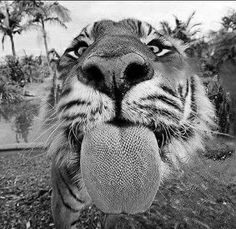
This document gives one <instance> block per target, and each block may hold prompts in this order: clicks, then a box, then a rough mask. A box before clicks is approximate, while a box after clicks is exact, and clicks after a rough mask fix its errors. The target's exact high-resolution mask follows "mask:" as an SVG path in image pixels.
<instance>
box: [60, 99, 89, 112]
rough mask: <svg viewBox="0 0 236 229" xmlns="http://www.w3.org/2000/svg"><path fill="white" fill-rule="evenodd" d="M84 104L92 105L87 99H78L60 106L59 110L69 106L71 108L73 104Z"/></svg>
mask: <svg viewBox="0 0 236 229" xmlns="http://www.w3.org/2000/svg"><path fill="white" fill-rule="evenodd" d="M82 105H87V106H89V105H91V102H87V101H84V100H80V99H76V100H72V101H70V102H68V103H66V104H64V105H62V106H60V107H59V110H58V111H59V112H60V111H62V110H64V109H65V110H67V109H69V108H71V107H72V106H82Z"/></svg>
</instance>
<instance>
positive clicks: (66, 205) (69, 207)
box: [56, 184, 81, 212]
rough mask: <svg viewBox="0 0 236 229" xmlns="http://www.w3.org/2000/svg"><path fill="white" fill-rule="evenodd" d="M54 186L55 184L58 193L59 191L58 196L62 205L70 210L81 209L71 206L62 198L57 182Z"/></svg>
mask: <svg viewBox="0 0 236 229" xmlns="http://www.w3.org/2000/svg"><path fill="white" fill-rule="evenodd" d="M56 186H57V191H58V193H59V196H60V198H61V201H62V203H63V205H64V206H65V207H66V208H67V209H68V210H70V211H72V212H79V211H80V210H81V209H75V208H72V207H71V206H70V205H69V204H68V203H66V202H65V200H64V198H63V196H62V193H61V190H60V188H59V186H58V184H56Z"/></svg>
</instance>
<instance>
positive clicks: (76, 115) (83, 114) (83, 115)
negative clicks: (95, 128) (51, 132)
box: [62, 113, 87, 121]
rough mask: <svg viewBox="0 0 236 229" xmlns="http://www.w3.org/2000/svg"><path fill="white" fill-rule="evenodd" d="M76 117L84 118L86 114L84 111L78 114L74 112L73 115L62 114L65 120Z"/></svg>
mask: <svg viewBox="0 0 236 229" xmlns="http://www.w3.org/2000/svg"><path fill="white" fill-rule="evenodd" d="M77 118H82V119H86V118H87V114H85V113H78V114H75V115H71V116H63V117H62V119H64V120H66V121H71V120H75V119H77Z"/></svg>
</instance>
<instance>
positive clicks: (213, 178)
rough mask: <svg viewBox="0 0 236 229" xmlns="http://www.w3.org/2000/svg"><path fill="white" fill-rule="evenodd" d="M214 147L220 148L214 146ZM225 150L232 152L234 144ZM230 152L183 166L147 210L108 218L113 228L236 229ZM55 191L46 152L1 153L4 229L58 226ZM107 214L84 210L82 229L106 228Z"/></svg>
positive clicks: (235, 176) (235, 179)
mask: <svg viewBox="0 0 236 229" xmlns="http://www.w3.org/2000/svg"><path fill="white" fill-rule="evenodd" d="M218 144H219V141H218ZM216 146H217V147H218V152H217V150H215V152H214V153H215V154H217V153H218V155H222V150H223V149H222V148H220V146H219V145H216ZM211 150H212V151H214V150H213V146H211ZM225 150H226V151H227V152H229V149H228V148H227V149H225ZM226 151H225V152H226ZM208 152H210V149H208ZM225 155H226V154H224V155H223V156H222V158H221V159H224V160H221V161H216V160H215V161H214V160H213V159H206V157H201V158H203V159H204V160H202V159H199V158H198V159H197V160H196V161H195V162H194V163H193V164H192V165H191V166H188V167H185V168H183V171H184V173H179V175H178V176H173V177H171V178H170V179H169V180H168V181H166V182H165V183H164V184H163V185H162V186H161V188H160V190H159V191H158V193H157V196H156V199H155V201H154V202H153V204H152V206H151V208H150V209H149V210H148V211H147V212H146V213H143V214H138V215H135V216H129V217H122V218H119V219H117V218H116V217H109V218H108V221H107V222H109V221H110V222H111V224H112V221H115V222H116V226H114V225H113V224H112V225H113V226H112V227H111V228H119V229H122V228H126V229H128V228H132V229H133V228H137V229H154V228H155V229H159V228H162V229H167V228H168V229H169V228H173V229H188V228H189V229H190V228H191V229H195V228H199V229H204V228H205V229H209V228H217V229H219V228H222V229H223V228H235V225H236V168H235V163H236V155H235V154H234V153H232V152H231V153H230V154H229V155H230V156H229V157H227V156H225ZM205 156H207V157H208V156H209V153H208V154H207V155H205ZM217 159H219V158H217ZM50 195H51V192H50V161H48V158H47V157H46V155H45V154H38V153H37V154H30V153H19V152H15V153H1V154H0V225H1V228H3V229H8V228H9V229H10V228H17V229H21V228H22V229H23V228H24V229H25V228H37V229H40V228H44V229H45V228H54V224H53V220H52V217H51V211H50ZM104 217H105V215H104V214H103V213H102V212H100V211H99V210H98V209H96V207H94V206H90V207H89V208H88V209H86V210H84V211H83V212H82V215H81V217H80V222H79V223H78V225H77V228H81V229H85V228H87V229H92V228H97V229H99V228H102V222H104ZM117 221H119V222H117Z"/></svg>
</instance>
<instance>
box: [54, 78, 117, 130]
mask: <svg viewBox="0 0 236 229" xmlns="http://www.w3.org/2000/svg"><path fill="white" fill-rule="evenodd" d="M68 91H69V93H68V94H64V95H63V96H62V97H61V99H60V102H59V104H58V113H59V119H60V120H61V121H62V122H64V126H67V127H69V128H70V129H75V128H76V129H77V130H78V131H82V132H83V133H84V132H85V131H88V130H89V129H90V128H93V127H95V126H96V125H98V124H99V123H103V122H106V121H109V120H111V119H112V118H113V117H114V115H115V111H114V102H113V101H112V100H111V99H110V98H109V97H108V96H106V95H105V94H102V93H100V92H99V91H96V90H94V89H93V88H91V87H88V86H86V85H84V84H83V83H81V82H80V81H78V79H77V78H76V77H74V78H73V79H71V82H70V83H69V85H68Z"/></svg>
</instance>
